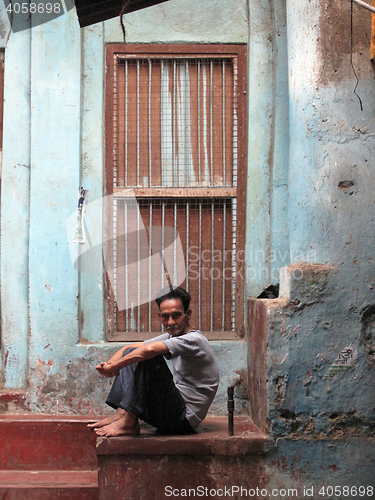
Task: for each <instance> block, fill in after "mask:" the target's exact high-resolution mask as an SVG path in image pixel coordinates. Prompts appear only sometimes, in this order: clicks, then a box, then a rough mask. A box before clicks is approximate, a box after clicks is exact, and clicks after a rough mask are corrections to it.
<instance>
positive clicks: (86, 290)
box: [79, 23, 105, 343]
mask: <svg viewBox="0 0 375 500" xmlns="http://www.w3.org/2000/svg"><path fill="white" fill-rule="evenodd" d="M81 35H82V58H83V61H82V82H83V85H82V90H83V99H82V102H83V105H82V130H81V134H82V138H81V144H82V146H81V153H82V154H81V183H82V185H83V187H84V188H85V189H88V190H89V193H88V196H87V203H91V202H93V201H96V200H100V199H101V198H102V196H103V191H104V188H103V186H104V180H103V172H104V168H103V164H104V75H105V71H104V24H103V23H100V24H97V25H94V26H90V27H88V28H86V29H84V30H82V32H81ZM100 206H101V204H100V203H98V213H97V219H96V222H97V226H98V228H102V226H103V213H102V211H101V210H100ZM86 230H87V228H86ZM79 279H80V302H79V304H80V311H79V322H80V341H81V342H89V343H90V342H104V340H105V318H104V283H103V274H102V273H101V272H100V271H99V272H98V273H81V274H80V275H79Z"/></svg>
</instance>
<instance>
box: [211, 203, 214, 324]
mask: <svg viewBox="0 0 375 500" xmlns="http://www.w3.org/2000/svg"><path fill="white" fill-rule="evenodd" d="M214 250H215V203H214V200H212V201H211V313H210V330H211V332H212V331H213V329H214V328H213V317H214V279H215V278H214V277H215V273H214Z"/></svg>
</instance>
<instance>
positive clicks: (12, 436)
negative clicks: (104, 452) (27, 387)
mask: <svg viewBox="0 0 375 500" xmlns="http://www.w3.org/2000/svg"><path fill="white" fill-rule="evenodd" d="M93 420H94V419H93V418H90V417H87V416H69V417H68V416H59V415H0V471H1V470H3V471H4V470H13V471H14V470H43V471H47V470H53V471H57V470H64V471H69V470H72V471H79V470H84V471H90V470H92V471H96V470H97V459H96V452H95V434H94V433H93V432H90V431H89V430H88V429H87V427H86V426H87V423H88V422H90V421H93Z"/></svg>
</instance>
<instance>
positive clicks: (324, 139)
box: [287, 0, 375, 310]
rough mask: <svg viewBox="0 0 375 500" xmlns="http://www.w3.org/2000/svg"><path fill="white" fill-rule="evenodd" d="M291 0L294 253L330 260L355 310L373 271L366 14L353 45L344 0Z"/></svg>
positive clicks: (357, 14) (369, 289) (359, 17)
mask: <svg viewBox="0 0 375 500" xmlns="http://www.w3.org/2000/svg"><path fill="white" fill-rule="evenodd" d="M287 5H288V41H289V47H288V51H289V79H290V80H289V81H290V85H289V93H290V176H289V193H290V198H289V223H290V234H291V237H290V241H291V253H292V256H293V260H292V262H298V261H310V262H318V263H321V264H323V263H330V264H331V265H333V266H335V267H336V268H337V269H339V271H340V274H339V276H340V283H339V286H340V287H341V286H342V288H343V289H342V293H341V294H340V304H341V305H344V301H346V302H347V303H346V306H345V307H347V309H348V308H349V307H351V305H352V304H353V305H354V307H355V308H358V310H361V309H362V308H363V307H366V305H367V304H369V303H373V301H374V298H373V293H374V292H373V289H374V288H373V283H374V280H375V276H374V273H373V269H374V233H375V223H374V217H373V211H372V209H371V207H373V206H374V204H375V195H374V187H373V178H372V173H371V164H372V158H373V156H374V147H373V133H374V132H373V117H374V112H375V81H374V68H373V65H372V63H371V61H370V58H369V46H370V43H369V41H370V34H371V13H369V12H368V11H366V10H365V9H364V8H361V7H354V11H353V12H354V16H353V51H352V48H351V27H350V25H351V17H350V2H348V3H344V4H337V3H328V4H327V3H326V2H324V1H323V0H313V1H311V2H308V3H303V4H301V2H298V1H295V0H288V2H287ZM301 26H303V27H304V29H303V30H302V29H301ZM351 58H352V61H353V65H354V68H355V69H356V72H357V75H358V78H359V86H358V88H357V93H358V94H359V96H360V97H361V99H362V103H363V111H361V108H360V103H359V100H358V97H357V96H356V95H355V94H354V88H355V86H356V78H355V75H354V72H353V68H352V65H351Z"/></svg>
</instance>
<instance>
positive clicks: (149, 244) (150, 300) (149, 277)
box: [148, 201, 153, 332]
mask: <svg viewBox="0 0 375 500" xmlns="http://www.w3.org/2000/svg"><path fill="white" fill-rule="evenodd" d="M152 208H153V207H152V201H150V208H149V235H148V331H149V332H151V302H152V297H151V290H152V285H153V283H152V267H151V256H152Z"/></svg>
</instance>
